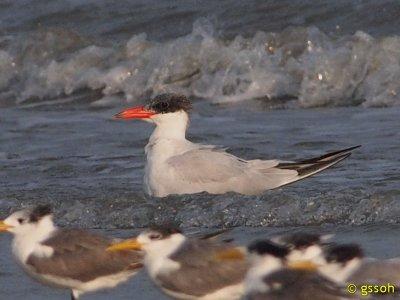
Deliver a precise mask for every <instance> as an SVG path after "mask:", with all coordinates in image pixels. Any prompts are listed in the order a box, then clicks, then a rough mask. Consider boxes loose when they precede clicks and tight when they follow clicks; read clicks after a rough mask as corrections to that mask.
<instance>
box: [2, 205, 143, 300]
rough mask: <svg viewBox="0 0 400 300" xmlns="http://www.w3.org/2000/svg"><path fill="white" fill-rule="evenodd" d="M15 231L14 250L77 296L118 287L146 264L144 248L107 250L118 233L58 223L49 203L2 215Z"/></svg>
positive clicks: (37, 275) (41, 276) (25, 264)
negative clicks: (102, 233) (143, 259)
mask: <svg viewBox="0 0 400 300" xmlns="http://www.w3.org/2000/svg"><path fill="white" fill-rule="evenodd" d="M0 231H3V232H10V233H11V234H13V240H12V252H13V255H14V257H15V259H16V261H17V262H18V263H19V265H20V266H21V267H22V268H23V270H24V271H25V272H26V273H27V274H28V275H30V276H31V277H32V278H34V279H36V280H38V281H39V282H41V283H43V284H46V285H48V286H52V287H58V288H66V289H70V290H71V299H72V300H76V299H79V297H80V296H81V295H82V294H84V293H86V292H92V291H96V290H99V289H103V288H113V287H115V286H116V285H118V284H119V283H122V282H125V281H126V280H128V279H129V278H131V277H132V276H133V275H135V274H136V273H137V272H138V271H139V270H140V269H141V268H142V258H143V253H142V252H140V251H120V252H118V253H110V252H107V251H106V249H107V248H108V247H109V246H110V245H111V244H112V243H113V242H115V240H114V239H111V238H108V237H105V236H102V235H99V234H95V233H92V232H89V231H85V230H83V229H67V228H65V229H64V228H58V227H57V226H56V225H55V224H54V222H53V213H52V209H51V207H50V206H49V205H43V204H41V205H37V206H36V207H31V208H26V209H23V210H19V211H16V212H14V213H13V214H11V215H10V216H9V217H7V218H6V219H5V220H3V221H0Z"/></svg>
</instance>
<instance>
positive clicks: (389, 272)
mask: <svg viewBox="0 0 400 300" xmlns="http://www.w3.org/2000/svg"><path fill="white" fill-rule="evenodd" d="M316 264H317V265H319V266H318V270H319V272H320V273H321V274H323V275H324V276H326V277H327V278H329V279H330V280H333V281H336V282H337V283H338V284H348V283H352V284H356V285H365V284H387V283H391V284H393V285H395V286H399V285H400V259H399V258H391V259H375V258H368V257H364V253H363V250H362V248H361V247H360V246H359V245H357V244H339V245H332V246H331V247H328V248H326V249H325V252H324V259H323V260H322V261H321V260H320V261H319V262H316Z"/></svg>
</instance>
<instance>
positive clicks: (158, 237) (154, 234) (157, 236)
mask: <svg viewBox="0 0 400 300" xmlns="http://www.w3.org/2000/svg"><path fill="white" fill-rule="evenodd" d="M149 238H150V239H151V240H159V239H160V238H161V234H158V233H152V234H150V235H149Z"/></svg>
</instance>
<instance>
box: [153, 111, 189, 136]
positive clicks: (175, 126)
mask: <svg viewBox="0 0 400 300" xmlns="http://www.w3.org/2000/svg"><path fill="white" fill-rule="evenodd" d="M151 121H152V122H153V123H154V124H155V125H156V128H155V129H154V131H153V133H152V135H151V136H150V140H149V143H152V142H155V141H157V140H159V139H172V140H185V139H186V130H187V127H188V124H189V115H188V114H187V112H185V111H183V110H180V111H177V112H173V113H166V114H157V115H155V116H153V117H152V118H151Z"/></svg>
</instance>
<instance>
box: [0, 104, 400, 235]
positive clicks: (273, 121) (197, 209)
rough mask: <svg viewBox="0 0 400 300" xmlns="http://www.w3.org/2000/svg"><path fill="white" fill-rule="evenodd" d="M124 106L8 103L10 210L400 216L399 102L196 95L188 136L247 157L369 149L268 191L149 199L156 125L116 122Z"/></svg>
mask: <svg viewBox="0 0 400 300" xmlns="http://www.w3.org/2000/svg"><path fill="white" fill-rule="evenodd" d="M119 109H120V108H115V109H107V110H90V109H87V108H86V107H82V106H70V105H69V106H65V107H63V108H62V109H61V108H60V107H53V106H49V107H41V108H36V109H32V108H31V109H20V108H5V109H3V110H2V111H1V112H0V120H1V121H0V122H1V123H0V124H1V127H2V131H3V134H2V135H1V136H0V143H1V148H0V162H1V166H2V167H1V169H0V178H1V179H0V182H1V187H2V188H1V189H0V208H1V209H0V217H4V216H6V215H7V214H8V213H9V212H10V211H11V210H12V209H14V208H16V207H19V206H21V205H28V204H32V203H37V202H50V203H53V204H54V206H55V209H56V211H57V213H58V214H59V216H61V217H62V218H61V220H60V221H61V223H62V224H74V225H80V226H86V227H101V228H123V227H132V226H133V227H145V226H148V225H151V224H152V223H164V222H167V221H168V222H175V223H177V224H179V225H181V226H183V227H193V226H208V227H217V226H218V227H220V226H228V227H230V226H240V225H248V226H260V225H261V226H265V225H275V226H282V225H315V224H322V223H333V224H367V223H376V222H385V223H397V222H398V221H399V215H400V214H399V213H398V212H399V210H400V202H399V197H400V192H399V173H398V170H399V168H400V160H399V156H398V149H400V139H399V131H398V124H399V123H398V120H399V119H398V116H399V112H400V110H399V108H395V107H392V108H385V109H364V108H332V109H313V110H310V109H307V110H264V109H263V108H262V104H259V105H258V104H257V103H252V104H250V103H249V105H241V106H238V105H235V106H225V107H217V106H215V105H211V104H209V103H206V102H203V101H198V102H196V105H195V108H194V111H193V113H192V122H191V126H190V129H189V138H190V139H192V140H194V141H196V142H204V143H210V144H216V145H223V146H227V147H229V148H230V150H229V151H231V152H232V153H234V154H236V155H239V156H242V157H244V158H280V159H283V160H295V159H303V158H308V157H313V156H318V155H320V154H323V153H325V152H327V151H331V150H335V149H341V148H346V147H349V146H353V145H359V144H360V145H363V146H362V148H360V149H358V150H356V151H355V152H354V154H353V155H352V156H351V157H350V158H348V159H347V160H345V161H343V162H341V163H340V164H339V165H337V166H335V167H334V168H332V169H329V170H326V171H325V172H323V173H321V174H319V175H317V176H314V177H312V178H309V179H306V180H303V181H300V182H297V183H295V184H293V185H289V186H287V187H284V188H281V189H277V190H273V191H267V192H265V193H264V194H263V195H260V196H256V197H254V196H242V195H237V194H233V193H232V194H225V195H207V194H199V195H190V196H171V197H168V198H165V199H156V198H149V197H147V196H146V195H144V193H143V191H142V176H143V165H144V161H145V158H144V153H143V151H144V150H143V147H144V145H145V144H146V143H147V139H148V136H149V134H150V132H151V130H152V125H150V124H147V123H144V122H140V121H133V122H121V121H115V120H112V119H111V116H112V115H113V114H114V113H116V112H117V111H118V110H119Z"/></svg>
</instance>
